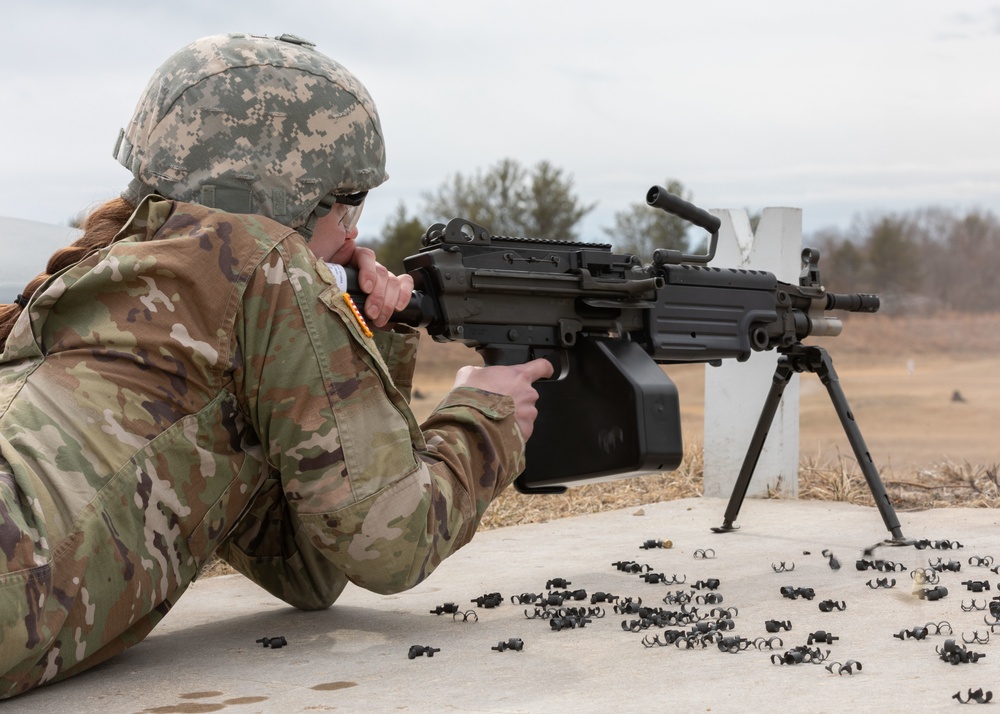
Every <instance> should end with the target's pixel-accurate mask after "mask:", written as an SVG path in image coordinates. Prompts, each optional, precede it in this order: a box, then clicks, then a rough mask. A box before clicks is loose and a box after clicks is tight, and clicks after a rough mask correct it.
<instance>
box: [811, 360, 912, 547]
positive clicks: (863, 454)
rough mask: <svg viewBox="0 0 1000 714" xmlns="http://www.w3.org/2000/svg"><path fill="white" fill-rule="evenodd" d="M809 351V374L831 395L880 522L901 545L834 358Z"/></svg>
mask: <svg viewBox="0 0 1000 714" xmlns="http://www.w3.org/2000/svg"><path fill="white" fill-rule="evenodd" d="M808 349H809V350H810V351H813V350H815V352H814V353H813V356H814V357H815V359H813V360H811V364H810V371H813V372H815V373H816V375H817V376H818V377H819V379H820V381H821V382H823V385H824V386H825V387H826V391H827V393H828V394H829V395H830V401H831V402H833V408H834V409H835V410H836V411H837V416H838V417H840V423H841V425H843V427H844V433H846V434H847V440H848V441H849V442H850V444H851V448H852V449H853V450H854V457H855V458H856V459H857V461H858V466H860V467H861V473H863V474H864V476H865V481H867V482H868V489H869V490H870V491H871V493H872V497H873V498H874V499H875V505H876V506H877V507H878V511H879V513H880V514H881V515H882V521H883V523H885V527H886V528H888V529H889V532H890V533H891V534H892V540H893V542H895V543H896V544H899V545H901V544H904V543H905V541H906V539H905V538H904V537H903V529H902V526H900V525H899V519H898V518H897V517H896V509H895V508H893V506H892V502H891V501H890V500H889V494H888V493H886V491H885V485H884V484H883V483H882V477H881V476H879V473H878V469H876V468H875V464H874V463H873V462H872V457H871V454H870V453H869V452H868V445H867V444H866V443H865V439H864V437H863V436H862V435H861V429H860V428H859V427H858V424H857V422H856V421H854V414H853V413H852V412H851V408H850V405H848V403H847V397H845V396H844V390H842V389H841V388H840V378H839V377H837V371H836V370H835V369H834V368H833V359H832V358H831V357H830V355H829V353H828V352H827V351H826V350H825V349H823V348H822V347H810V348H808Z"/></svg>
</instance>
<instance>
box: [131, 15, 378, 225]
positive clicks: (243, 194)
mask: <svg viewBox="0 0 1000 714" xmlns="http://www.w3.org/2000/svg"><path fill="white" fill-rule="evenodd" d="M114 155H115V158H117V159H118V161H119V162H120V163H121V164H122V165H123V166H125V167H126V168H127V169H129V170H130V171H131V172H132V174H133V176H134V177H135V178H134V179H133V180H132V182H131V183H130V184H129V187H128V188H127V189H126V190H125V191H124V192H123V194H122V195H123V196H124V197H125V198H127V199H129V200H131V201H132V202H133V203H137V202H138V201H139V200H140V199H142V198H143V197H144V196H146V195H148V194H150V193H158V194H160V195H162V196H166V197H167V198H171V199H175V200H178V201H186V202H191V203H200V204H202V205H205V206H210V207H214V208H219V209H222V210H225V211H229V212H231V213H255V214H259V215H263V216H267V217H269V218H273V219H274V220H276V221H278V222H280V223H283V224H284V225H287V226H289V227H291V228H295V229H297V230H299V232H300V233H304V234H305V235H306V236H307V237H308V236H309V235H310V234H311V231H312V227H313V224H314V223H315V220H316V216H317V215H321V214H322V213H325V212H326V211H328V210H329V207H323V208H321V209H320V211H319V212H316V209H317V206H318V204H319V203H320V201H321V200H322V199H324V198H326V197H327V196H331V195H332V196H344V195H349V194H355V193H361V192H364V191H368V190H370V189H372V188H375V187H376V186H378V185H380V184H381V183H383V182H384V181H385V180H386V178H388V176H387V175H386V172H385V145H384V143H383V139H382V126H381V123H380V121H379V117H378V112H377V110H376V108H375V103H374V102H373V101H372V98H371V96H370V95H369V94H368V90H367V89H365V87H364V85H362V84H361V82H360V81H359V80H358V78H357V77H355V76H354V75H353V74H352V73H351V72H349V71H348V70H347V69H345V68H344V67H343V66H342V65H340V64H338V63H337V62H334V61H333V60H332V59H330V58H329V57H327V56H326V55H323V54H322V53H320V52H318V51H316V50H315V49H314V47H313V45H312V44H311V43H308V42H306V41H305V40H301V39H299V38H297V37H294V36H292V35H281V36H280V37H276V38H271V37H263V36H257V35H246V34H229V35H215V36H211V37H205V38H202V39H200V40H196V41H195V42H193V43H191V44H189V45H187V46H186V47H184V48H182V49H181V50H179V51H178V52H176V53H175V54H174V55H173V56H171V57H170V58H169V59H168V60H167V61H166V62H164V63H163V65H161V66H160V68H159V69H158V70H157V71H156V72H155V73H154V74H153V77H152V78H151V79H150V81H149V84H148V85H147V86H146V90H145V91H144V92H143V95H142V97H141V98H140V100H139V103H138V105H137V106H136V109H135V113H134V115H133V117H132V121H131V122H130V123H129V125H128V127H127V129H123V130H121V132H120V133H119V137H118V143H117V144H116V145H115V151H114Z"/></svg>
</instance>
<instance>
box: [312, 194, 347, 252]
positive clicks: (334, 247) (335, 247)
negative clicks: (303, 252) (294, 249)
mask: <svg viewBox="0 0 1000 714" xmlns="http://www.w3.org/2000/svg"><path fill="white" fill-rule="evenodd" d="M349 208H350V207H349V206H346V205H344V204H342V203H336V204H334V206H333V208H332V209H331V210H330V212H329V213H327V214H326V215H325V216H323V217H322V218H320V219H319V220H318V221H316V228H315V229H314V230H313V237H312V240H311V241H309V247H310V248H311V249H312V252H313V254H315V256H316V257H317V258H320V259H322V260H325V261H326V262H328V263H338V264H340V265H346V264H348V263H349V262H350V260H351V256H352V255H354V247H355V246H354V239H355V238H357V237H358V228H357V226H354V227H352V228H351V229H350V230H348V229H346V228H344V225H343V223H342V219H343V218H344V214H345V213H346V212H347V210H348V209H349Z"/></svg>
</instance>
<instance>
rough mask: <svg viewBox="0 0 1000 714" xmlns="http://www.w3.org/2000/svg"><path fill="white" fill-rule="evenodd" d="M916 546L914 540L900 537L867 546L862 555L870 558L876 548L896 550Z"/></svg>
mask: <svg viewBox="0 0 1000 714" xmlns="http://www.w3.org/2000/svg"><path fill="white" fill-rule="evenodd" d="M916 544H917V541H916V540H914V539H913V538H904V537H903V536H901V535H900V536H897V537H895V538H886V539H885V540H882V541H879V542H878V543H876V544H875V545H870V546H868V547H867V548H865V550H864V554H865V556H866V557H870V556H872V555H874V554H875V549H876V548H883V547H889V548H898V547H900V546H906V545H916Z"/></svg>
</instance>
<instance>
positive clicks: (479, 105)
mask: <svg viewBox="0 0 1000 714" xmlns="http://www.w3.org/2000/svg"><path fill="white" fill-rule="evenodd" d="M2 7H3V9H2V10H0V13H2V15H0V17H2V19H3V23H2V25H3V27H4V28H5V32H4V37H3V40H2V42H0V63H2V72H0V102H2V111H0V216H8V217H16V218H25V219H31V220H38V221H46V222H50V223H58V224H63V223H65V222H66V221H67V220H68V219H69V218H71V217H72V216H74V215H76V214H77V213H78V212H79V211H81V210H84V209H86V208H87V207H88V206H91V205H93V203H94V202H97V201H101V200H103V199H106V198H109V197H111V196H113V195H116V194H117V193H118V192H119V191H120V190H121V188H122V187H124V185H125V184H126V183H127V181H128V179H129V178H130V176H129V174H128V172H127V171H126V170H125V169H124V168H122V167H121V166H120V165H119V164H118V163H117V162H116V161H115V160H114V159H113V158H112V157H111V150H112V147H113V144H114V140H115V139H116V137H117V134H118V129H119V127H121V126H123V125H124V124H125V123H126V122H127V121H128V120H129V118H130V116H131V114H132V110H133V108H134V106H135V103H136V101H137V99H138V96H139V92H140V91H141V90H142V88H143V86H144V85H145V83H146V81H147V79H148V78H149V76H150V75H151V73H152V72H153V71H154V70H155V69H156V67H157V66H159V64H160V63H161V62H162V61H163V60H164V59H166V58H167V57H168V56H169V55H170V54H171V53H173V52H174V51H175V50H176V49H179V48H180V47H181V46H183V45H184V44H186V43H188V42H189V41H191V40H193V39H195V38H197V37H201V36H204V35H210V34H216V33H221V32H230V31H241V32H243V31H246V32H254V33H260V34H272V35H275V34H280V33H282V32H290V33H293V34H297V35H300V36H302V37H305V38H307V39H309V40H311V41H313V42H315V43H316V44H317V45H318V48H319V49H320V50H321V51H323V52H325V53H326V54H328V55H330V56H331V57H333V58H334V59H336V60H338V61H339V62H341V63H342V64H344V65H345V66H347V67H348V68H349V69H351V70H352V71H354V72H355V73H356V74H357V75H358V76H359V77H360V78H361V80H362V81H363V82H364V83H365V84H366V85H367V87H368V89H369V90H370V91H371V93H372V95H373V96H374V98H375V101H376V103H377V105H378V107H379V111H380V114H381V117H382V123H383V127H384V130H385V134H386V142H387V151H388V169H389V174H390V180H389V182H388V183H387V184H385V186H383V187H381V188H380V189H378V191H376V192H374V193H373V194H372V195H371V197H370V198H369V200H368V203H367V205H366V208H365V215H364V216H363V218H362V237H364V235H365V234H366V233H371V232H375V231H377V230H378V229H379V228H380V227H381V226H382V224H383V223H384V221H385V219H386V217H387V216H388V215H389V214H390V213H391V212H393V211H394V210H395V209H396V207H397V206H398V204H399V203H400V201H402V202H403V203H404V204H405V205H406V207H407V209H408V211H409V212H410V213H411V214H413V213H418V212H419V210H420V208H421V207H422V204H423V199H422V197H423V194H424V193H426V192H428V191H432V190H434V189H435V188H437V187H438V186H439V185H441V183H442V182H443V181H445V180H446V179H447V178H448V177H449V176H451V175H453V174H454V173H456V172H458V173H462V174H465V175H472V174H474V173H475V172H476V171H477V170H485V169H488V168H489V167H490V166H492V165H493V164H495V163H496V162H497V161H498V160H500V159H502V158H506V157H510V158H514V159H517V160H518V161H520V162H521V163H522V164H524V165H525V166H533V165H534V164H535V163H536V162H538V161H540V160H548V161H550V162H552V163H553V164H554V165H555V166H557V167H559V168H561V169H563V170H564V171H565V172H566V173H567V174H569V175H571V176H572V178H573V181H574V188H575V190H576V193H577V194H578V196H579V197H580V199H581V200H582V201H584V202H586V203H591V202H597V203H598V206H597V208H596V209H595V210H594V212H593V213H592V214H591V215H590V216H589V217H588V218H587V219H586V221H585V222H584V224H583V235H582V237H583V238H584V239H586V240H605V239H606V237H605V235H604V234H603V232H602V230H601V229H602V227H605V226H611V225H612V222H613V216H614V213H615V211H618V210H622V209H624V208H627V207H628V206H629V204H631V203H636V202H641V201H642V200H643V197H644V195H645V192H646V190H647V189H648V188H649V187H650V186H652V185H654V184H662V183H663V182H664V181H665V180H666V179H667V178H676V179H679V180H680V181H682V182H683V183H684V184H685V186H686V187H687V188H688V189H689V190H690V191H691V192H692V193H693V195H694V200H695V202H696V203H698V204H699V205H702V206H703V207H705V208H734V207H749V208H751V209H754V210H757V209H760V208H763V207H765V206H796V207H800V208H802V209H804V215H803V220H804V228H805V231H806V233H807V234H808V233H811V232H813V231H815V230H818V229H820V228H824V227H827V226H838V227H842V228H844V227H847V226H849V225H850V223H851V221H852V219H853V218H854V217H855V216H859V215H866V214H868V213H870V212H872V211H902V210H907V209H910V208H914V207H920V206H929V205H935V206H943V207H945V208H952V209H956V210H964V209H969V208H979V209H987V210H991V211H994V212H997V213H1000V138H998V135H997V134H998V130H1000V82H998V70H1000V2H997V0H993V1H992V2H990V1H986V2H979V1H976V0H970V1H968V2H963V1H955V2H941V1H940V0H933V1H932V0H898V1H873V0H839V1H838V2H823V3H819V2H805V1H803V0H780V1H769V0H761V1H760V2H745V0H718V1H712V0H700V1H699V2H691V1H690V0H688V1H685V2H673V1H670V0H659V1H657V2H628V1H626V0H623V1H621V2H607V1H605V2H597V1H593V0H575V1H572V2H570V1H564V0H532V1H531V2H527V1H524V0H503V2H491V3H485V2H476V1H474V0H433V1H430V2H427V1H419V2H418V1H415V0H363V1H362V2H352V3H346V2H334V1H333V0H328V1H327V2H306V1H304V0H301V1H300V0H279V1H277V2H268V1H266V0H241V2H239V3H235V2H225V3H223V2H206V1H205V0H172V1H171V2H169V3H147V2H139V1H138V0H129V1H128V2H121V1H119V0H88V1H87V2H77V1H73V2H71V1H70V0H51V1H41V0H39V1H38V2H34V1H32V2H28V1H27V0H24V1H23V2H18V3H16V4H15V3H14V2H4V3H3V6H2Z"/></svg>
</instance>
